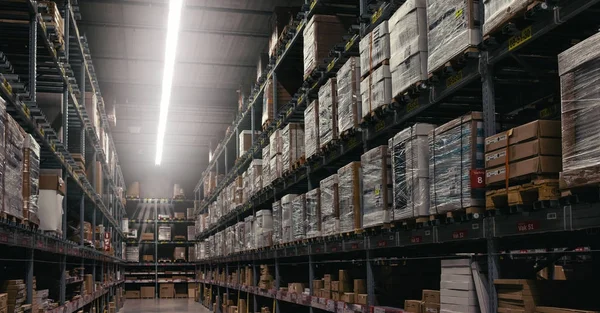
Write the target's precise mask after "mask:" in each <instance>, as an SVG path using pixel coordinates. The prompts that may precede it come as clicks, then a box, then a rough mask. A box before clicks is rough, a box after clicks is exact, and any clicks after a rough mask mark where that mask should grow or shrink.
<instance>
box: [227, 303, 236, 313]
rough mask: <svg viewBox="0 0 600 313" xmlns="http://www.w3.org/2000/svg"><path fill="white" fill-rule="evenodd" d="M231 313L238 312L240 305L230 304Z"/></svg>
mask: <svg viewBox="0 0 600 313" xmlns="http://www.w3.org/2000/svg"><path fill="white" fill-rule="evenodd" d="M229 313H238V307H237V306H235V305H232V306H230V307H229Z"/></svg>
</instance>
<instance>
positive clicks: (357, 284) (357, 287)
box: [354, 279, 367, 294]
mask: <svg viewBox="0 0 600 313" xmlns="http://www.w3.org/2000/svg"><path fill="white" fill-rule="evenodd" d="M365 286H366V281H365V280H364V279H355V280H354V293H357V294H364V293H367V288H366V287H365Z"/></svg>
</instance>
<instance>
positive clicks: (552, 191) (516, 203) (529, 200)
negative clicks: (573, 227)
mask: <svg viewBox="0 0 600 313" xmlns="http://www.w3.org/2000/svg"><path fill="white" fill-rule="evenodd" d="M560 196H561V194H560V192H559V189H558V179H552V178H547V179H536V180H533V181H531V182H528V183H525V184H521V185H516V186H511V187H508V189H507V188H501V189H497V190H489V191H487V192H486V193H485V208H486V210H506V209H508V212H509V213H514V212H518V211H524V210H537V209H542V208H545V207H553V206H556V205H558V200H559V199H560Z"/></svg>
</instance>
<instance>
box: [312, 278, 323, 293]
mask: <svg viewBox="0 0 600 313" xmlns="http://www.w3.org/2000/svg"><path fill="white" fill-rule="evenodd" d="M324 286H325V285H324V284H323V280H322V279H315V280H313V292H314V291H315V290H321V289H323V288H325V287H324Z"/></svg>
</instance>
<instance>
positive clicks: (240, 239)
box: [234, 222, 246, 253]
mask: <svg viewBox="0 0 600 313" xmlns="http://www.w3.org/2000/svg"><path fill="white" fill-rule="evenodd" d="M245 230H246V224H245V223H244V222H238V223H237V224H235V246H234V250H235V252H236V253H238V252H242V251H244V242H245Z"/></svg>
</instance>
